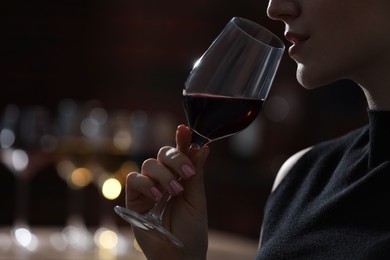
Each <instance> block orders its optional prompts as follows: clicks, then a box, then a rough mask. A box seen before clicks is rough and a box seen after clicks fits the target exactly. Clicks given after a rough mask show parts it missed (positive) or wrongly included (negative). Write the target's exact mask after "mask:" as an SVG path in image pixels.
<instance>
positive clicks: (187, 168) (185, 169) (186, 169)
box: [181, 164, 195, 178]
mask: <svg viewBox="0 0 390 260" xmlns="http://www.w3.org/2000/svg"><path fill="white" fill-rule="evenodd" d="M181 170H182V172H183V175H184V177H186V178H190V177H191V176H193V175H195V170H194V168H192V167H191V166H189V165H188V164H184V165H183V166H182V167H181Z"/></svg>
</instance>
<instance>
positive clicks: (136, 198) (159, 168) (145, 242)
mask: <svg viewBox="0 0 390 260" xmlns="http://www.w3.org/2000/svg"><path fill="white" fill-rule="evenodd" d="M190 144H191V131H190V129H189V128H188V127H186V126H184V125H180V126H179V127H178V128H177V131H176V148H173V147H163V148H161V149H160V151H159V152H158V155H157V157H156V158H153V159H147V160H145V161H144V163H143V164H142V168H141V173H137V172H131V173H129V175H128V176H127V181H126V207H127V208H129V209H131V210H134V211H136V212H138V213H146V212H147V211H148V210H149V209H151V208H152V207H153V205H154V204H155V202H156V201H158V200H159V199H160V198H161V197H162V196H163V193H165V192H169V193H170V194H172V195H173V196H174V198H173V199H172V200H171V201H170V203H169V204H168V206H167V208H166V210H165V212H164V226H165V227H166V228H167V229H168V230H170V231H171V232H172V233H173V234H174V235H175V236H177V237H178V238H179V239H180V240H181V241H182V242H183V243H184V247H183V248H176V247H174V246H173V245H172V244H171V243H170V242H168V241H166V240H165V239H162V238H161V237H160V236H159V235H156V234H155V232H153V231H152V232H150V231H144V230H141V229H138V228H134V233H135V236H136V239H137V242H138V243H139V245H140V246H141V248H142V250H143V252H144V254H145V256H146V257H147V258H148V259H172V260H174V259H205V258H206V253H207V245H208V239H207V207H206V197H205V192H204V183H203V165H204V162H205V161H206V158H207V155H208V147H207V146H206V147H202V148H190ZM179 178H181V179H182V180H181V181H180V182H179V181H178V179H179Z"/></svg>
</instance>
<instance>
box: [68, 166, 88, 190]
mask: <svg viewBox="0 0 390 260" xmlns="http://www.w3.org/2000/svg"><path fill="white" fill-rule="evenodd" d="M92 179H93V174H92V172H91V171H90V170H89V169H87V168H82V167H81V168H76V169H75V170H74V171H73V172H72V174H71V175H70V181H71V184H72V185H73V186H74V187H75V188H83V187H85V186H87V185H88V184H90V183H91V181H92Z"/></svg>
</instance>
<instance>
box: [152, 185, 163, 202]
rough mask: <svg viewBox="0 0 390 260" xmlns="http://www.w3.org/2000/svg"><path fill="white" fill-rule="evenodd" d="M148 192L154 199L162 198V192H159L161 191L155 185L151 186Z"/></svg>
mask: <svg viewBox="0 0 390 260" xmlns="http://www.w3.org/2000/svg"><path fill="white" fill-rule="evenodd" d="M150 192H151V193H152V195H153V197H154V198H155V199H156V200H159V199H161V198H162V196H163V194H162V193H161V191H160V190H159V189H157V188H156V187H152V188H151V189H150Z"/></svg>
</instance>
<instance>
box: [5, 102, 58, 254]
mask: <svg viewBox="0 0 390 260" xmlns="http://www.w3.org/2000/svg"><path fill="white" fill-rule="evenodd" d="M51 126H52V123H51V115H50V112H49V111H48V110H47V109H46V108H45V107H42V106H32V107H26V108H23V109H21V108H19V107H17V106H15V105H12V104H10V105H7V106H6V107H5V109H4V111H3V114H2V122H1V132H0V142H1V148H2V149H1V162H2V163H3V164H4V165H5V166H6V167H7V168H8V169H9V170H10V171H11V172H12V173H13V174H14V175H15V177H16V186H15V203H14V207H15V208H14V223H13V228H12V230H11V237H12V238H13V240H14V242H15V244H17V245H18V246H21V247H23V248H26V249H28V250H30V251H34V250H35V249H36V248H37V246H38V238H37V237H36V236H35V235H34V234H33V233H32V232H31V230H30V225H29V214H30V202H29V197H30V181H31V179H32V178H33V177H34V175H35V174H36V173H37V172H38V171H39V170H40V169H42V168H43V167H44V166H46V165H48V164H49V163H50V161H51V158H50V153H51V152H52V151H53V150H54V149H55V146H56V139H55V137H54V136H53V135H52V128H51Z"/></svg>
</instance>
